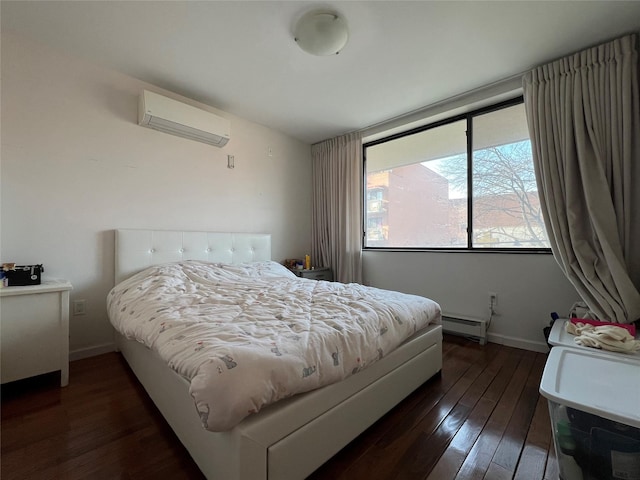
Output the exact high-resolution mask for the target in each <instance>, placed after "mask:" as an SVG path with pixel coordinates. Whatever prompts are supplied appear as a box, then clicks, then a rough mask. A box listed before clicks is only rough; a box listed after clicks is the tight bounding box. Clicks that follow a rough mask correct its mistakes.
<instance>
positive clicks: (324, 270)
mask: <svg viewBox="0 0 640 480" xmlns="http://www.w3.org/2000/svg"><path fill="white" fill-rule="evenodd" d="M291 271H292V272H293V273H295V274H296V275H297V276H298V277H300V278H310V279H311V280H326V281H328V282H333V272H332V271H331V269H330V268H329V267H318V268H314V269H311V270H297V269H291Z"/></svg>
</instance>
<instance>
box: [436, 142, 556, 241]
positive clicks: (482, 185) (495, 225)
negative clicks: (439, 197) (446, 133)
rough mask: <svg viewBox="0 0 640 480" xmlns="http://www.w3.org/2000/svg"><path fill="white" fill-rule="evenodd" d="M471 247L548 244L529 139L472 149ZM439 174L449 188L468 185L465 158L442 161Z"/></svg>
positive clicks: (463, 187) (460, 187) (459, 187)
mask: <svg viewBox="0 0 640 480" xmlns="http://www.w3.org/2000/svg"><path fill="white" fill-rule="evenodd" d="M472 171H473V181H472V187H473V203H472V208H473V210H472V211H473V222H472V225H473V235H472V238H473V246H474V247H491V248H500V247H507V248H514V247H515V248H518V247H525V248H549V240H548V238H547V234H546V230H545V227H544V220H543V219H542V213H541V211H540V200H539V197H538V191H537V185H536V179H535V173H534V170H533V160H532V158H531V142H530V141H529V140H525V141H520V142H515V143H510V144H507V145H497V146H491V147H487V148H483V149H480V150H476V151H474V152H473V166H472ZM438 173H439V174H440V175H442V176H443V177H445V178H446V179H447V180H448V181H449V183H450V186H451V188H453V189H460V190H464V189H466V187H467V158H466V155H458V156H456V157H452V158H450V159H448V161H447V162H442V163H441V164H440V165H439V168H438Z"/></svg>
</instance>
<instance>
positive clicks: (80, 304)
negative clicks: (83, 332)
mask: <svg viewBox="0 0 640 480" xmlns="http://www.w3.org/2000/svg"><path fill="white" fill-rule="evenodd" d="M73 314H74V315H86V314H87V301H86V300H74V301H73Z"/></svg>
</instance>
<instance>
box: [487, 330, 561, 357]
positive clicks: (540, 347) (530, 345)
mask: <svg viewBox="0 0 640 480" xmlns="http://www.w3.org/2000/svg"><path fill="white" fill-rule="evenodd" d="M487 339H488V340H489V341H490V342H492V343H498V344H500V345H505V346H507V347H514V348H521V349H522V350H530V351H532V352H539V353H549V346H548V345H547V344H546V343H545V342H533V341H531V340H523V339H521V338H516V337H508V336H506V335H499V334H496V333H491V332H489V333H488V334H487Z"/></svg>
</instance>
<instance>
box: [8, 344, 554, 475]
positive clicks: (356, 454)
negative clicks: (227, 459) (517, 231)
mask: <svg viewBox="0 0 640 480" xmlns="http://www.w3.org/2000/svg"><path fill="white" fill-rule="evenodd" d="M545 360H546V355H545V354H540V353H534V352H528V351H524V350H518V349H514V348H509V347H504V346H500V345H496V344H488V345H486V346H484V347H482V346H479V345H477V344H475V343H473V342H471V341H468V340H465V339H462V338H459V337H452V336H446V337H445V342H444V367H443V370H442V374H441V375H440V376H437V377H436V378H433V379H431V380H430V381H428V382H427V383H425V384H424V385H422V386H421V387H420V388H418V389H417V390H416V391H415V392H414V393H413V394H411V395H410V396H409V397H407V398H406V399H405V400H404V401H403V402H402V403H400V404H399V405H398V406H397V407H396V408H394V409H393V410H391V411H390V412H389V413H388V414H387V415H385V416H384V417H383V418H382V419H380V420H379V421H378V422H377V423H375V424H374V425H372V426H371V427H370V428H369V429H368V430H367V431H365V432H364V433H363V434H362V435H360V436H359V437H358V438H356V439H355V440H354V441H353V442H351V443H350V444H349V445H348V446H347V447H345V448H344V449H343V450H342V451H340V452H339V453H338V454H337V455H336V456H334V457H333V458H332V459H331V460H329V461H328V462H327V463H325V464H324V465H323V466H322V467H320V468H319V469H318V470H317V471H316V472H314V473H313V474H312V475H311V477H310V478H311V479H314V480H324V479H332V480H333V479H345V480H346V479H349V480H360V479H362V480H365V479H367V480H370V479H412V480H413V479H423V478H424V479H430V480H446V479H458V480H461V479H476V478H477V479H482V478H486V479H491V480H493V479H497V480H500V479H506V478H515V479H526V480H542V479H557V478H558V473H557V463H556V461H555V456H554V451H553V441H552V438H551V428H550V422H549V414H548V410H547V403H546V400H545V399H544V398H543V397H541V396H540V395H539V394H538V385H539V383H540V377H541V375H542V370H543V367H544V362H545ZM58 385H59V375H56V374H54V375H45V376H41V377H36V378H33V379H28V380H23V381H20V382H14V383H11V384H7V385H3V386H2V423H1V430H2V431H1V433H2V437H1V439H0V442H1V458H0V461H1V470H0V476H1V477H2V479H3V480H11V479H86V478H91V479H112V478H118V479H147V478H149V479H151V478H154V479H156V478H163V479H164V478H167V479H169V478H170V479H201V478H203V476H202V474H201V473H200V471H199V470H198V468H197V466H196V465H195V463H194V462H193V461H192V460H191V458H190V457H189V454H188V453H187V452H186V450H185V449H184V448H183V447H182V445H181V444H180V442H179V441H178V440H177V438H176V437H175V436H174V434H173V432H172V431H171V429H170V428H169V427H168V426H167V424H166V423H165V422H164V420H163V418H162V416H161V415H160V413H159V412H158V411H157V410H156V409H155V407H154V405H153V403H152V402H151V401H150V400H149V398H148V397H147V396H146V394H145V392H144V390H143V388H142V387H141V386H140V384H139V383H138V382H137V380H136V378H135V376H134V375H133V374H132V373H131V372H130V371H129V369H128V367H127V365H126V363H125V361H124V360H123V359H122V357H121V356H120V355H119V354H117V353H109V354H105V355H100V356H98V357H93V358H89V359H85V360H80V361H76V362H72V363H71V367H70V383H69V386H68V387H66V388H60V387H59V386H58ZM220 480H224V479H220Z"/></svg>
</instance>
